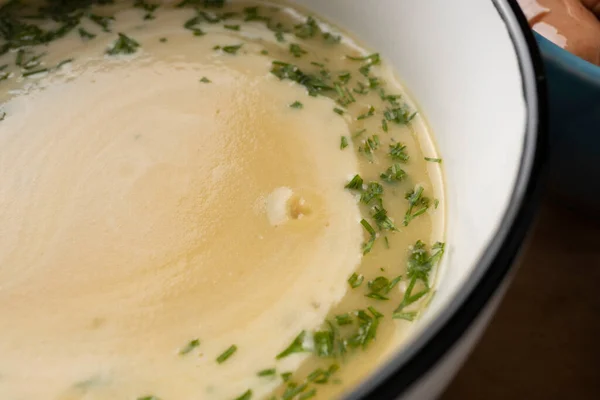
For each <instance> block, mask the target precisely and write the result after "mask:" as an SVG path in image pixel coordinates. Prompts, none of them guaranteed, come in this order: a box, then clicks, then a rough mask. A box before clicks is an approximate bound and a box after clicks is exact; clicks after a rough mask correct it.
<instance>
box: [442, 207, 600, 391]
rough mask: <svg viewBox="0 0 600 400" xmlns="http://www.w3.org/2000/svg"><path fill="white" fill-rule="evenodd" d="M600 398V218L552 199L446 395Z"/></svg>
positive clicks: (542, 211)
mask: <svg viewBox="0 0 600 400" xmlns="http://www.w3.org/2000/svg"><path fill="white" fill-rule="evenodd" d="M471 399H474V400H478V399H485V400H496V399H498V400H500V399H502V400H520V399H526V400H537V399H541V400H542V399H543V400H553V399H557V400H559V399H560V400H571V399H573V400H587V399H600V221H597V220H596V221H591V220H586V211H585V210H583V209H582V210H578V211H569V210H566V209H565V208H563V207H561V206H560V205H559V204H556V203H552V202H550V201H546V202H545V203H544V205H543V207H542V209H541V212H540V215H539V219H538V221H537V224H536V226H535V228H534V230H533V236H532V238H531V242H530V243H529V246H528V248H527V250H526V251H525V253H524V257H523V260H522V264H521V266H520V268H519V270H518V271H517V274H516V276H515V278H514V281H513V282H512V285H511V287H510V288H509V290H508V293H507V294H506V297H505V298H504V300H503V302H502V304H501V305H500V308H499V310H498V312H497V314H496V315H495V317H494V318H493V320H492V322H491V324H490V326H489V328H488V329H487V331H486V332H485V334H484V335H483V338H482V339H481V342H480V343H479V344H478V345H477V347H476V348H475V349H474V351H473V353H472V354H471V355H470V357H469V358H468V360H467V362H466V364H465V365H464V367H463V368H462V370H461V371H460V372H459V373H458V375H457V376H456V378H455V379H454V381H453V383H452V384H451V385H450V387H449V388H448V390H447V392H446V393H445V395H444V396H442V400H471Z"/></svg>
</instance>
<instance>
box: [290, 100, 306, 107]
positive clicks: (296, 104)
mask: <svg viewBox="0 0 600 400" xmlns="http://www.w3.org/2000/svg"><path fill="white" fill-rule="evenodd" d="M290 107H291V108H298V109H302V108H304V104H302V103H300V102H299V101H295V102H293V103H292V104H290Z"/></svg>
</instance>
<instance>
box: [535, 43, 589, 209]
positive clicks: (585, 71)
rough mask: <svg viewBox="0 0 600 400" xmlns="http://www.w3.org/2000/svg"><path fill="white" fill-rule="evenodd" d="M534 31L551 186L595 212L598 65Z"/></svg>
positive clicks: (571, 202)
mask: <svg viewBox="0 0 600 400" xmlns="http://www.w3.org/2000/svg"><path fill="white" fill-rule="evenodd" d="M535 36H536V39H537V42H538V44H539V47H540V50H541V53H542V56H543V59H544V66H545V68H546V74H547V77H548V95H549V102H550V105H549V109H550V113H549V118H550V126H549V130H550V156H549V184H550V189H551V190H552V192H553V193H554V194H556V195H557V196H559V197H561V198H562V199H564V200H565V203H566V204H568V205H571V206H572V207H577V208H584V209H587V210H590V211H592V212H594V213H595V214H600V165H599V164H598V159H600V66H597V65H594V64H591V63H589V62H587V61H585V60H583V59H581V58H579V57H577V56H575V55H573V54H571V53H569V52H568V51H566V50H564V49H562V48H560V47H559V46H557V45H555V44H554V43H552V42H550V41H549V40H547V39H545V38H544V37H543V36H541V35H539V34H537V33H536V34H535Z"/></svg>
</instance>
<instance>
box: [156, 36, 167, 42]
mask: <svg viewBox="0 0 600 400" xmlns="http://www.w3.org/2000/svg"><path fill="white" fill-rule="evenodd" d="M158 41H159V42H161V43H166V42H167V38H166V37H161V38H160V39H158Z"/></svg>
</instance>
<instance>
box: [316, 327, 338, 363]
mask: <svg viewBox="0 0 600 400" xmlns="http://www.w3.org/2000/svg"><path fill="white" fill-rule="evenodd" d="M313 343H314V352H315V354H316V355H317V356H319V357H330V356H332V355H333V332H331V331H317V332H315V333H314V334H313Z"/></svg>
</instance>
